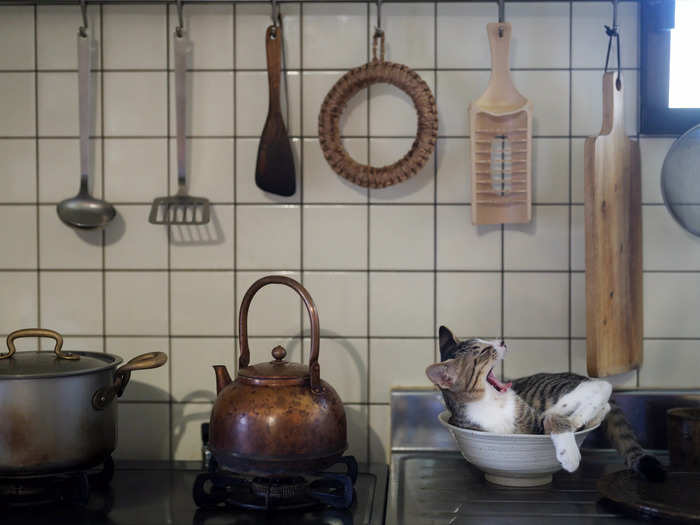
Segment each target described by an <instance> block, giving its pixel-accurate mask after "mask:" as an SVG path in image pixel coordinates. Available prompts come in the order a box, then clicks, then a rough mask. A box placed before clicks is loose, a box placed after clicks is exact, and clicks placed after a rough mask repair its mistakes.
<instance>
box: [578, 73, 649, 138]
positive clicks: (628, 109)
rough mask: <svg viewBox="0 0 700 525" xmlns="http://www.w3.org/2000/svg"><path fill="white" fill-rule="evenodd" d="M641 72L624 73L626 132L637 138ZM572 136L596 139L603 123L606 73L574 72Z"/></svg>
mask: <svg viewBox="0 0 700 525" xmlns="http://www.w3.org/2000/svg"><path fill="white" fill-rule="evenodd" d="M638 78H639V74H638V73H637V71H623V72H622V81H623V90H624V106H625V107H624V108H623V109H624V113H625V131H626V132H627V134H628V135H636V134H637V130H638V127H637V87H638ZM571 104H572V107H571V133H572V134H573V135H585V136H594V135H598V134H599V133H600V128H601V125H602V122H603V71H602V70H600V71H574V72H573V73H572V77H571Z"/></svg>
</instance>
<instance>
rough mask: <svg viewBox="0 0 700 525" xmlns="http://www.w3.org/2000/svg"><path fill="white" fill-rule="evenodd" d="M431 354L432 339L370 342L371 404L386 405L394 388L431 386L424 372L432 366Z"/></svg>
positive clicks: (433, 345)
mask: <svg viewBox="0 0 700 525" xmlns="http://www.w3.org/2000/svg"><path fill="white" fill-rule="evenodd" d="M434 353H435V341H434V340H433V339H373V340H372V341H371V346H370V355H369V366H370V369H371V370H373V371H375V373H373V374H372V375H371V376H370V385H369V389H370V401H371V402H372V403H388V402H389V394H390V392H391V389H392V388H393V387H395V386H400V387H430V386H432V384H431V383H430V381H429V380H428V378H427V376H426V375H425V369H426V367H428V366H429V365H430V364H432V363H433V356H434ZM399 363H400V365H399V366H397V365H398V364H399ZM389 370H394V373H386V371H389ZM377 371H384V373H383V372H379V373H377Z"/></svg>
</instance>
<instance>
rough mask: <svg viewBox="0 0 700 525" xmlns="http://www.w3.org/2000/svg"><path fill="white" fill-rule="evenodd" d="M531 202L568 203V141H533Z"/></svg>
mask: <svg viewBox="0 0 700 525" xmlns="http://www.w3.org/2000/svg"><path fill="white" fill-rule="evenodd" d="M531 169H532V201H533V202H534V203H535V204H541V203H559V204H562V203H566V202H569V139H564V138H562V139H533V141H532V168H531Z"/></svg>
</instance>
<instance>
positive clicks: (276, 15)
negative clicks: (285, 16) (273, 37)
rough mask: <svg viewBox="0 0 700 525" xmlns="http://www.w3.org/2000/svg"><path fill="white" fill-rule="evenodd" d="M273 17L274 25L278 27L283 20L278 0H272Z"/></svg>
mask: <svg viewBox="0 0 700 525" xmlns="http://www.w3.org/2000/svg"><path fill="white" fill-rule="evenodd" d="M270 16H271V17H272V25H273V26H275V27H277V26H278V25H280V24H281V22H282V13H281V11H280V6H279V4H278V3H277V0H272V12H271V14H270Z"/></svg>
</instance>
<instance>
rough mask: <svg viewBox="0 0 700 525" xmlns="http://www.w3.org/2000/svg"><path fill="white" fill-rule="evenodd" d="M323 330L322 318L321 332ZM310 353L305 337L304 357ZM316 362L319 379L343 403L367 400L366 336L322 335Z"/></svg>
mask: <svg viewBox="0 0 700 525" xmlns="http://www.w3.org/2000/svg"><path fill="white" fill-rule="evenodd" d="M311 293H312V294H313V292H311ZM323 332H324V329H323V321H321V333H323ZM310 353H311V341H310V340H309V339H308V338H306V339H304V355H305V356H307V359H308V356H309V355H310ZM318 364H319V365H320V367H321V379H323V380H324V381H326V382H327V383H328V384H330V385H331V386H332V387H333V388H334V389H335V391H336V392H338V395H339V396H340V399H342V400H343V403H366V402H367V370H368V366H369V365H368V358H367V339H351V338H345V337H343V338H337V339H326V338H324V337H321V347H320V351H319V358H318ZM375 370H376V369H375ZM348 434H349V432H348ZM348 437H350V436H348Z"/></svg>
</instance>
